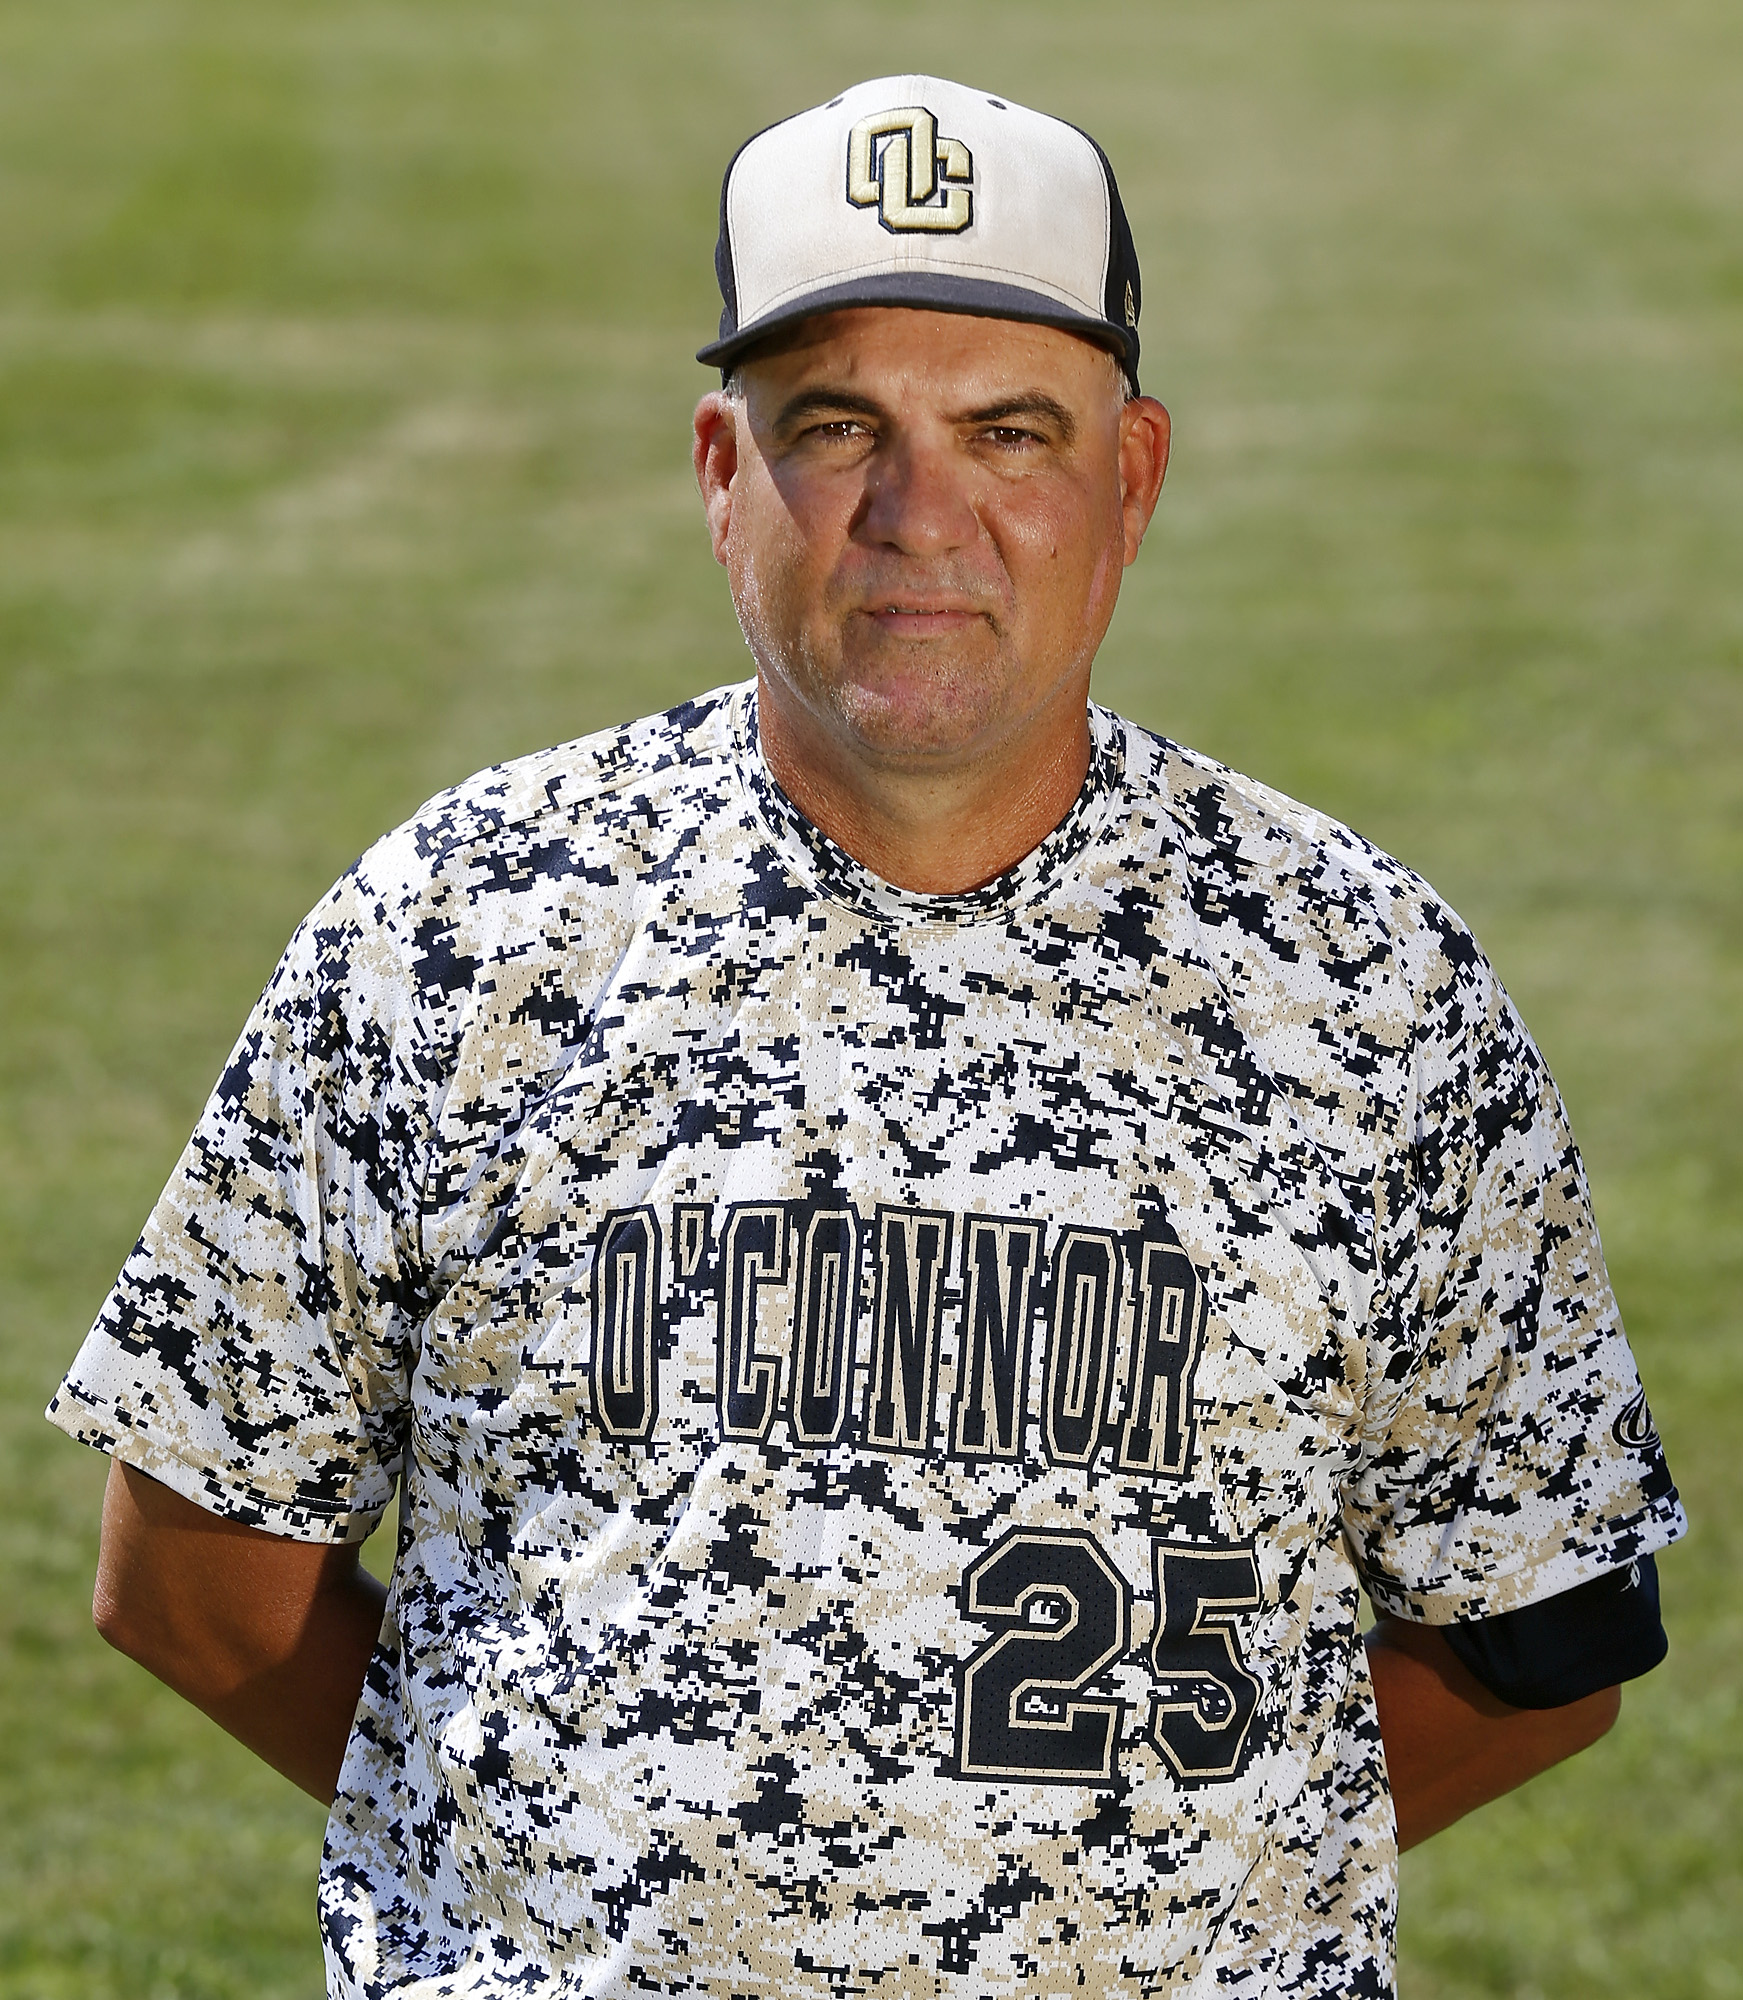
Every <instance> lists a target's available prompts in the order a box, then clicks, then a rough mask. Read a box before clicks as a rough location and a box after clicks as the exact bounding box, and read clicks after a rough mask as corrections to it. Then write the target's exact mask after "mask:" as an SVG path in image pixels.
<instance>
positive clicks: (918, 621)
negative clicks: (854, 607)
mask: <svg viewBox="0 0 1743 2000" xmlns="http://www.w3.org/2000/svg"><path fill="white" fill-rule="evenodd" d="M865 615H866V616H867V617H868V618H870V619H871V620H872V622H873V623H874V624H876V625H878V626H879V627H881V628H882V630H884V631H885V632H887V633H889V634H890V635H891V636H892V637H894V638H902V639H926V638H936V637H943V636H948V635H949V634H952V633H956V632H962V631H966V630H967V629H968V627H969V626H971V625H974V624H977V623H978V622H979V621H980V619H981V618H982V617H983V616H984V614H983V613H982V612H979V611H976V610H974V609H973V608H972V607H971V606H969V605H966V604H951V603H948V602H946V603H942V604H925V603H920V604H916V603H912V602H909V601H906V600H904V599H901V598H897V599H893V600H892V601H890V602H889V603H886V604H869V605H867V606H866V607H865Z"/></svg>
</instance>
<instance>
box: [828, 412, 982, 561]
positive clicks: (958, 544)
mask: <svg viewBox="0 0 1743 2000" xmlns="http://www.w3.org/2000/svg"><path fill="white" fill-rule="evenodd" d="M969 472H970V468H969V467H968V466H966V465H964V464H963V462H962V459H961V455H960V454H959V453H958V452H956V451H955V450H953V449H952V446H951V444H950V443H946V442H934V441H931V440H914V439H903V440H900V441H897V442H894V443H891V444H889V445H887V446H886V447H885V448H884V449H883V450H881V451H879V452H878V453H877V454H876V455H875V456H874V458H873V460H872V463H871V466H870V469H869V475H868V477H867V480H866V504H865V509H864V512H863V513H862V515H861V517H860V521H859V524H858V526H859V533H860V535H861V536H862V537H864V538H867V539H869V540H871V541H874V542H878V543H881V544H882V545H883V546H885V547H887V548H896V549H900V550H901V551H902V553H903V554H904V555H914V556H931V555H941V554H943V553H945V552H946V551H947V550H950V549H959V548H962V547H964V546H966V545H967V544H968V543H970V542H972V541H974V540H975V539H976V538H977V537H978V536H979V534H980V522H979V520H978V518H977V517H976V515H975V511H974V508H973V505H972V504H971V500H970V496H969V490H968V475H969Z"/></svg>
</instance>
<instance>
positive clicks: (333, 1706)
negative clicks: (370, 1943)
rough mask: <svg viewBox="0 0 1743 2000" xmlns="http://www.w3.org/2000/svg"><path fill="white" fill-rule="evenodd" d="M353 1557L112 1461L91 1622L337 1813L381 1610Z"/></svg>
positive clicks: (382, 1596) (378, 1593) (350, 1550)
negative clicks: (185, 1494)
mask: <svg viewBox="0 0 1743 2000" xmlns="http://www.w3.org/2000/svg"><path fill="white" fill-rule="evenodd" d="M357 1556H358V1551H357V1548H356V1546H355V1545H345V1546H339V1547H335V1546H333V1545H331V1544H328V1543H312V1542H293V1541H287V1540H286V1539H284V1537H282V1536H279V1535H269V1534H265V1533H263V1532H262V1531H261V1530H260V1529H258V1528H249V1527H244V1526H242V1525H241V1524H240V1523H239V1522H235V1521H227V1520H225V1519H223V1518H222V1517H221V1516H220V1515H217V1514H209V1513H207V1512H206V1511H205V1509H204V1508H201V1507H196V1506H195V1505H194V1503H193V1502H192V1501H191V1500H184V1499H183V1498H182V1496H181V1495H180V1494H179V1493H175V1492H172V1491H171V1490H170V1488H169V1487H167V1486H163V1485H160V1484H159V1483H158V1482H157V1481H156V1480H154V1479H148V1478H147V1477H146V1475H145V1474H144V1473H142V1472H138V1471H136V1470H135V1469H134V1468H133V1467H132V1466H130V1465H123V1464H122V1463H121V1462H120V1461H119V1460H115V1461H112V1462H111V1464H110V1467H109V1484H108V1488H107V1490H106V1491H105V1493H104V1496H103V1545H102V1553H101V1555H100V1556H99V1558H98V1562H97V1588H96V1594H95V1596H94V1598H93V1601H92V1605H91V1615H92V1617H93V1618H94V1619H95V1621H96V1625H97V1630H98V1631H99V1632H101V1633H102V1635H103V1637H104V1638H105V1639H107V1640H108V1642H109V1644H110V1645H111V1646H114V1647H116V1648H117V1649H118V1650H119V1651H120V1652H123V1653H125V1654H127V1655H128V1657H129V1658H130V1659H134V1660H137V1661H138V1662H139V1664H140V1665H141V1666H142V1667H145V1668H146V1669H147V1670H148V1671H149V1672H151V1673H153V1674H155V1675H156V1676H157V1678H158V1679H159V1680H160V1681H163V1682H165V1683H167V1685H168V1686H170V1687H172V1688H174V1689H175V1691H176V1693H177V1694H179V1695H182V1696H184V1697H185V1698H186V1699H187V1700H188V1701H191V1702H192V1703H193V1704H194V1706H195V1707H196V1708H200V1709H203V1710H204V1711H205V1713H206V1714H207V1715H209V1716H210V1717H211V1718H212V1720H213V1721H214V1722H216V1723H217V1724H219V1726H220V1727H221V1728H224V1729H227V1730H228V1731H229V1732H230V1734H231V1735H232V1736H234V1737H236V1738H238V1739H239V1740H240V1741H241V1742H243V1743H246V1744H247V1746H248V1747H249V1749H250V1750H252V1751H254V1752H255V1753H256V1755H257V1756H260V1757H264V1758H265V1760H266V1761H267V1763H269V1764H271V1765H272V1766H273V1767H274V1769H275V1770H279V1771H282V1772H283V1773H284V1775H285V1776H286V1777H287V1778H290V1779H293V1780H294V1781H295V1782H296V1783H297V1784H299V1785H300V1786H301V1787H302V1788H303V1790H304V1791H305V1792H308V1793H310V1794H312V1796H313V1797H315V1798H317V1799H319V1800H320V1801H321V1803H322V1804H323V1805H329V1804H331V1803H332V1799H333V1794H334V1791H335V1790H336V1788H337V1786H338V1783H339V1766H340V1764H341V1763H342V1762H343V1760H344V1755H345V1744H346V1740H347V1738H348V1737H349V1736H350V1734H351V1723H352V1718H353V1717H354V1716H355V1714H356V1712H357V1702H358V1698H359V1697H360V1695H361V1694H362V1692H363V1677H364V1674H365V1673H366V1672H367V1671H368V1668H369V1658H370V1655H371V1653H372V1652H373V1651H374V1649H375V1642H376V1639H377V1637H378V1635H379V1633H380V1631H381V1616H382V1611H383V1608H384V1606H385V1604H386V1602H387V1593H386V1591H385V1590H384V1589H383V1588H382V1586H381V1585H380V1584H379V1583H378V1582H377V1581H376V1580H375V1578H374V1577H372V1576H371V1575H370V1574H369V1572H368V1571H367V1570H365V1569H363V1568H361V1567H360V1565H359V1563H358V1560H357Z"/></svg>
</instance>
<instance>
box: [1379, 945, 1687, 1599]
mask: <svg viewBox="0 0 1743 2000" xmlns="http://www.w3.org/2000/svg"><path fill="white" fill-rule="evenodd" d="M1417 972H1418V980H1417V992H1418V996H1419V997H1418V1029H1417V1035H1416V1044H1415V1051H1414V1063H1413V1082H1412V1089H1411V1093H1410V1095H1411V1102H1410V1104H1409V1105H1408V1107H1407V1111H1406V1115H1405V1118H1404V1121H1403V1123H1404V1130H1403V1131H1402V1133H1401V1134H1400V1138H1401V1141H1402V1143H1401V1144H1400V1145H1399V1147H1398V1149H1397V1151H1398V1159H1397V1164H1396V1167H1395V1170H1394V1171H1393V1173H1392V1174H1391V1175H1390V1177H1389V1178H1388V1179H1387V1185H1386V1189H1385V1192H1384V1194H1383V1203H1384V1204H1387V1205H1389V1206H1390V1208H1391V1210H1392V1211H1393V1212H1392V1215H1391V1216H1390V1218H1389V1220H1390V1223H1391V1227H1392V1230H1393V1247H1392V1251H1391V1254H1390V1255H1389V1257H1388V1263H1389V1266H1390V1268H1389V1270H1388V1272H1387V1274H1386V1281H1387V1285H1388V1288H1389V1299H1390V1303H1389V1306H1388V1309H1387V1311H1388V1313H1389V1315H1390V1324H1389V1325H1388V1326H1387V1327H1386V1328H1385V1329H1384V1330H1383V1339H1382V1342H1381V1346H1382V1348H1383V1350H1384V1352H1385V1355H1386V1360H1385V1365H1384V1366H1383V1367H1380V1368H1377V1369H1376V1370H1375V1375H1376V1377H1377V1378H1379V1380H1378V1387H1377V1389H1375V1390H1374V1391H1371V1392H1370V1394H1369V1397H1368V1411H1367V1425H1366V1438H1365V1441H1364V1448H1363V1454H1362V1460H1361V1463H1360V1465H1359V1467H1358V1469H1357V1471H1356V1474H1355V1476H1354V1478H1353V1479H1352V1481H1351V1483H1350V1485H1349V1487H1348V1488H1347V1490H1346V1495H1345V1509H1344V1526H1345V1531H1346V1533H1347V1535H1348V1537H1349V1540H1350V1543H1351V1546H1352V1548H1353V1550H1354V1552H1355V1556H1356V1560H1357V1564H1358V1567H1359V1569H1360V1571H1361V1574H1362V1578H1363V1581H1364V1583H1365V1585H1366V1587H1367V1590H1368V1594H1369V1596H1370V1597H1371V1598H1372V1600H1373V1602H1374V1603H1375V1604H1376V1605H1377V1606H1378V1607H1379V1608H1380V1609H1382V1610H1384V1611H1388V1612H1391V1613H1393V1614H1394V1615H1396V1616H1399V1617H1403V1618H1409V1619H1414V1620H1418V1621H1421V1622H1424V1623H1427V1624H1431V1625H1443V1624H1448V1623H1451V1622H1453V1621H1455V1620H1458V1621H1469V1620H1475V1619H1482V1618H1490V1617H1494V1616H1496V1615H1497V1614H1499V1613H1502V1612H1507V1611H1511V1610H1513V1609H1515V1608H1517V1607H1519V1606H1521V1605H1525V1604H1530V1603H1534V1602H1536V1601H1538V1600H1539V1599H1542V1598H1546V1597H1550V1596H1553V1595H1555V1594H1556V1593H1558V1592H1562V1591H1566V1590H1569V1589H1571V1588H1573V1587H1574V1586H1575V1585H1577V1584H1580V1583H1583V1582H1584V1581H1585V1580H1586V1579H1587V1578H1589V1577H1592V1576H1595V1575H1597V1574H1599V1573H1600V1572H1601V1571H1604V1570H1606V1569H1613V1568H1615V1567H1616V1566H1617V1565H1619V1564H1627V1563H1630V1562H1632V1561H1633V1560H1634V1559H1635V1558H1636V1557H1638V1556H1641V1555H1643V1554H1646V1553H1648V1552H1650V1551H1651V1550H1654V1549H1657V1548H1660V1547H1663V1546H1664V1545H1665V1544H1666V1543H1668V1542H1670V1541H1672V1540H1674V1539H1675V1538H1676V1537H1677V1536H1678V1535H1679V1534H1681V1533H1682V1532H1683V1531H1684V1529H1685V1527H1686V1522H1685V1520H1684V1517H1683V1512H1682V1507H1681V1505H1680V1503H1679V1501H1678V1498H1677V1494H1676V1489H1675V1487H1674V1486H1673V1485H1672V1483H1671V1478H1670V1473H1669V1470H1668V1468H1667V1466H1666V1464H1665V1459H1664V1453H1663V1450H1662V1448H1661V1446H1660V1443H1659V1439H1658V1434H1657V1432H1656V1430H1655V1429H1654V1427H1653V1424H1652V1420H1651V1417H1650V1415H1649V1414H1648V1411H1647V1408H1646V1400H1645V1395H1644V1392H1643V1391H1642V1389H1641V1386H1640V1380H1639V1376H1638V1374H1637V1373H1636V1370H1635V1364H1634V1358H1633V1355H1632V1354H1631V1353H1630V1351H1629V1347H1628V1342H1627V1339H1626V1337H1625V1335H1624V1334H1623V1331H1622V1324H1621V1319H1620V1316H1619V1314H1618V1312H1617V1308H1616V1301H1615V1299H1614V1297H1613V1296H1612V1293H1611V1290H1610V1283H1609V1278H1608V1276H1607V1274H1606V1272H1605V1268H1604V1257H1603V1251H1602V1248H1601V1246H1600V1244H1599V1241H1598V1233H1597V1228H1596V1225H1595V1223H1594V1221H1593V1217H1592V1206H1591V1198H1590V1194H1589V1192H1588V1189H1587V1186H1586V1179H1585V1174H1584V1170H1583V1169H1582V1167H1581V1164H1580V1159H1579V1154H1578V1151H1577V1150H1576V1148H1575V1145H1574V1141H1573V1137H1572V1134H1571V1133H1570V1131H1569V1129H1568V1122H1567V1116H1566V1113H1565V1111H1564V1110H1563V1107H1562V1103H1561V1099H1560V1097H1559V1095H1558V1093H1557V1091H1556V1088H1555V1085H1554V1083H1553V1081H1552V1080H1551V1078H1550V1076H1549V1074H1548V1072H1547V1070H1546V1068H1545V1066H1544V1063H1543V1059H1542V1057H1541V1056H1540V1055H1539V1054H1538V1051H1537V1049H1536V1047H1535V1046H1534V1044H1533V1043H1532V1041H1531V1038H1530V1036H1529V1035H1528V1034H1527V1033H1526V1031H1525V1028H1524V1025H1523V1024H1522V1023H1521V1021H1520V1019H1519V1017H1518V1015H1517V1013H1516V1012H1515V1011H1514V1009H1513V1006H1512V1003H1511V1002H1510V1001H1509V1000H1508V998H1507V995H1506V994H1505V993H1504V992H1503V991H1502V988H1501V985H1500V982H1499V981H1498V980H1497V979H1496V977H1495V975H1494V973H1493V971H1492V970H1491V969H1490V967H1489V965H1488V963H1487V961H1486V960H1485V959H1484V958H1483V956H1482V954H1481V952H1480V951H1479V950H1478V949H1477V946H1476V944H1475V942H1474V941H1473V940H1472V939H1471V937H1470V935H1469V933H1468V932H1466V931H1465V930H1464V929H1463V928H1462V927H1461V926H1460V925H1459V924H1458V922H1457V920H1456V919H1455V918H1452V917H1451V916H1450V913H1446V912H1444V911H1442V912H1440V913H1439V915H1438V921H1437V922H1436V923H1435V924H1434V925H1433V926H1432V927H1431V930H1430V934H1429V941H1428V943H1427V945H1426V947H1425V948H1424V949H1423V951H1422V953H1421V958H1420V962H1419V966H1418V967H1417Z"/></svg>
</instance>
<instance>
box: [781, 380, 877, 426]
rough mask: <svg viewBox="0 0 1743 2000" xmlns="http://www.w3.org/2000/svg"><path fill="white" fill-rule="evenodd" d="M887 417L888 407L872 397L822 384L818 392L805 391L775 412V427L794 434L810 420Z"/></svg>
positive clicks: (802, 390) (815, 389) (816, 389)
mask: <svg viewBox="0 0 1743 2000" xmlns="http://www.w3.org/2000/svg"><path fill="white" fill-rule="evenodd" d="M884 414H885V412H884V406H883V405H882V404H881V403H877V402H874V401H873V400H872V399H871V397H869V396H859V395H856V394H855V393H854V392H853V390H851V389H831V388H829V387H828V386H827V385H823V384H820V385H819V386H818V387H816V388H814V389H801V390H800V391H799V393H798V394H797V395H796V396H793V397H791V398H789V399H788V401H786V402H785V403H783V404H782V405H781V407H780V408H779V409H778V410H777V411H776V412H775V424H774V427H775V429H776V430H778V431H784V430H790V429H791V428H792V427H793V425H794V424H797V423H801V422H803V421H804V419H805V418H806V417H817V416H826V415H827V416H838V417H839V416H854V417H881V416H883V415H884Z"/></svg>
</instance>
